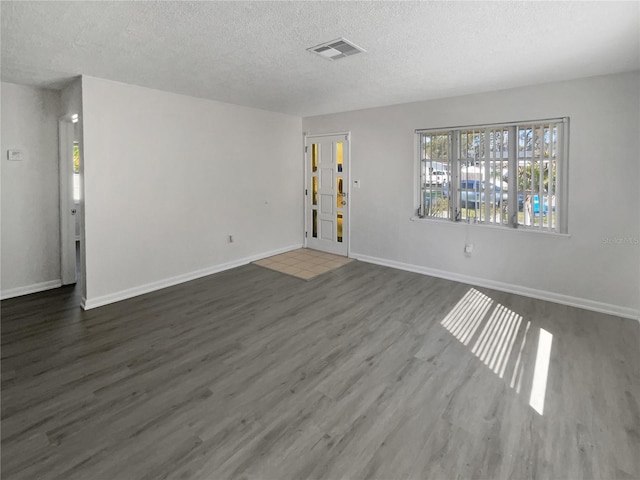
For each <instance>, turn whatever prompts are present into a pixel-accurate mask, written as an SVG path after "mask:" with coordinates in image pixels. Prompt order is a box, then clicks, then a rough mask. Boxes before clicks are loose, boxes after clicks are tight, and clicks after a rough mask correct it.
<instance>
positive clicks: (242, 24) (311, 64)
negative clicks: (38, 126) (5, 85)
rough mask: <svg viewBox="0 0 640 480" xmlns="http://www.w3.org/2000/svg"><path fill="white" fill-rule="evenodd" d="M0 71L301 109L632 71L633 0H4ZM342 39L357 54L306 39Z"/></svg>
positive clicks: (636, 46) (637, 64)
mask: <svg viewBox="0 0 640 480" xmlns="http://www.w3.org/2000/svg"><path fill="white" fill-rule="evenodd" d="M0 8H1V15H2V57H1V61H2V63H1V66H2V80H3V81H6V82H13V83H20V84H27V85H37V86H42V87H48V88H60V87H61V86H63V85H64V84H65V82H67V81H68V80H69V79H70V78H72V77H73V76H76V75H79V74H85V75H90V76H95V77H100V78H106V79H111V80H116V81H120V82H125V83H131V84H135V85H142V86H146V87H151V88H157V89H161V90H167V91H172V92H177V93H182V94H186V95H193V96H197V97H204V98H210V99H214V100H219V101H223V102H229V103H235V104H239V105H246V106H250V107H256V108H261V109H265V110H272V111H278V112H284V113H289V114H294V115H299V116H310V115H318V114H324V113H331V112H341V111H346V110H354V109H360V108H368V107H375V106H381V105H390V104H396V103H404V102H411V101H416V100H426V99H431V98H440V97H448V96H453V95H461V94H467V93H476V92H482V91H489V90H497V89H502V88H509V87H515V86H522V85H532V84H538V83H543V82H550V81H555V80H566V79H572V78H579V77H587V76H593V75H601V74H606V73H614V72H623V71H632V70H639V69H640V2H637V1H629V2H610V1H604V2H484V1H481V2H318V1H306V2H116V1H110V2H61V1H55V2H29V1H19V2H8V1H2V3H1V7H0ZM338 37H345V38H347V39H348V40H351V41H352V42H354V43H355V44H357V45H359V46H361V47H363V48H364V49H365V50H367V53H364V54H360V55H355V56H353V57H347V58H345V59H342V60H339V61H335V62H330V61H327V60H325V59H323V58H321V57H319V56H317V55H314V54H312V53H309V52H307V51H306V48H307V47H311V46H314V45H317V44H319V43H322V42H325V41H329V40H333V39H335V38H338Z"/></svg>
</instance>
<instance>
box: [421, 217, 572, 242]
mask: <svg viewBox="0 0 640 480" xmlns="http://www.w3.org/2000/svg"><path fill="white" fill-rule="evenodd" d="M409 220H411V221H412V222H417V223H436V224H438V225H450V226H452V227H454V228H459V226H460V225H465V226H470V227H473V228H482V229H485V230H487V229H488V230H492V231H494V232H519V233H525V234H534V235H547V236H551V237H559V238H571V234H570V233H558V232H549V231H544V230H534V229H533V228H526V227H518V228H511V227H504V226H502V227H497V226H494V225H485V224H483V223H472V222H465V221H460V222H452V221H451V220H449V219H446V218H421V217H417V216H415V215H414V216H413V217H409Z"/></svg>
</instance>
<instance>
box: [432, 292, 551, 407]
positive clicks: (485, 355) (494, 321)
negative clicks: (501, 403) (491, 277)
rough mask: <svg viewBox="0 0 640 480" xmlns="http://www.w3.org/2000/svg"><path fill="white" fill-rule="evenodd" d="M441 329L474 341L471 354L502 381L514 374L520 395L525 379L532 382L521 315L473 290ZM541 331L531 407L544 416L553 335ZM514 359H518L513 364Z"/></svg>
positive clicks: (513, 384)
mask: <svg viewBox="0 0 640 480" xmlns="http://www.w3.org/2000/svg"><path fill="white" fill-rule="evenodd" d="M441 325H442V326H443V327H444V328H446V329H447V330H448V331H449V332H450V333H451V334H452V335H453V336H454V337H455V338H456V339H458V340H459V341H460V342H462V344H464V345H466V346H468V345H470V344H471V342H472V341H473V340H474V339H475V341H474V342H473V346H472V347H471V353H473V354H474V355H475V356H476V357H477V358H478V359H480V360H481V361H482V363H484V364H485V365H486V366H487V367H489V369H491V371H492V372H493V373H495V374H496V375H497V376H498V377H499V378H504V376H505V374H507V373H509V372H511V373H510V375H511V381H510V383H509V386H510V388H512V389H514V390H515V391H516V392H517V393H518V394H519V393H520V392H521V391H522V382H523V379H524V378H525V377H526V378H527V379H529V378H531V370H528V373H529V374H528V375H527V365H526V363H527V362H526V358H527V355H526V351H527V350H528V352H529V356H528V358H529V359H531V358H532V356H531V354H532V353H533V352H532V350H531V348H530V347H527V341H528V339H530V329H531V322H530V321H525V319H524V318H523V316H522V315H520V314H518V313H516V312H514V311H513V310H511V309H509V308H507V307H506V306H504V305H501V304H499V303H496V302H495V301H494V300H493V299H491V298H490V297H489V296H487V295H485V294H483V293H482V292H480V291H478V290H476V289H474V288H471V289H469V291H467V293H466V294H465V295H464V296H463V297H462V298H461V299H460V301H459V302H458V303H457V304H456V305H455V306H454V307H453V309H451V311H450V312H449V313H448V314H447V316H446V317H445V318H444V319H443V320H442V322H441ZM539 330H540V331H539V335H538V350H537V355H536V359H535V365H534V367H533V368H534V371H533V380H532V385H531V396H530V399H529V405H530V406H531V407H532V408H533V409H534V410H535V411H536V412H538V413H539V414H540V415H542V414H543V411H544V401H545V395H546V387H547V377H548V373H549V362H550V358H551V345H552V340H553V335H552V334H551V333H549V332H548V331H546V330H544V329H543V328H540V329H539ZM478 332H479V333H478ZM516 352H517V354H516ZM513 356H515V359H513V360H512V357H513ZM510 362H511V366H512V370H511V368H510ZM529 363H531V362H530V361H529Z"/></svg>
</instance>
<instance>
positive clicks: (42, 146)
mask: <svg viewBox="0 0 640 480" xmlns="http://www.w3.org/2000/svg"><path fill="white" fill-rule="evenodd" d="M1 100H2V148H1V151H2V157H1V159H0V165H1V176H2V248H1V252H2V253H1V263H2V298H8V297H12V296H17V295H23V294H26V293H32V292H35V291H39V290H44V289H47V288H54V287H56V286H59V285H60V226H59V204H58V113H59V104H60V95H59V93H58V92H54V91H51V90H43V89H38V88H33V87H26V86H21V85H14V84H11V83H2V92H1ZM8 149H18V150H22V151H23V152H24V160H23V161H21V162H10V161H8V160H7V150H8Z"/></svg>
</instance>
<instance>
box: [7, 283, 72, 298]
mask: <svg viewBox="0 0 640 480" xmlns="http://www.w3.org/2000/svg"><path fill="white" fill-rule="evenodd" d="M61 286H62V280H50V281H48V282H41V283H34V284H33V285H27V286H24V287H17V288H10V289H9V290H2V292H0V300H6V299H7V298H13V297H20V296H22V295H29V294H30V293H37V292H43V291H45V290H51V289H52V288H58V287H61Z"/></svg>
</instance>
